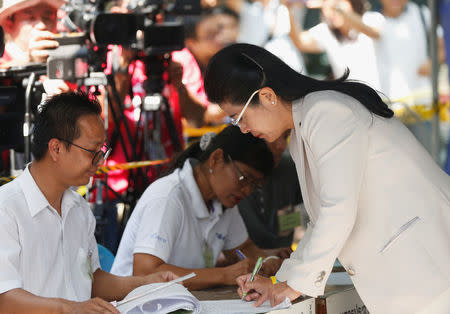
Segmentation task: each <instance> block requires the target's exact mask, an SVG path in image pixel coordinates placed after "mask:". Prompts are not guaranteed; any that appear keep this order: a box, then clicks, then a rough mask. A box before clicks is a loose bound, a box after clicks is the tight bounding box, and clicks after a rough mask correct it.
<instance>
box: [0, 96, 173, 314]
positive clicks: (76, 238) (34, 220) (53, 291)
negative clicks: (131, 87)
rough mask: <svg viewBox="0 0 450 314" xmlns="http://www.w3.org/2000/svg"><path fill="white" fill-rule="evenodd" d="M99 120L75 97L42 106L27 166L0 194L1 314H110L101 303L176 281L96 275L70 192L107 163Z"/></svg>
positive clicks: (81, 214) (85, 220)
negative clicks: (138, 289) (139, 289)
mask: <svg viewBox="0 0 450 314" xmlns="http://www.w3.org/2000/svg"><path fill="white" fill-rule="evenodd" d="M99 114H100V105H99V104H98V103H97V102H96V101H95V100H93V99H90V98H88V96H86V95H83V94H77V93H64V94H60V95H56V96H54V97H52V98H49V99H47V100H46V102H45V104H44V105H43V106H42V108H41V111H40V112H39V114H38V117H37V121H36V125H35V128H34V135H33V143H32V152H33V156H34V161H33V162H32V163H30V164H28V165H27V168H26V169H25V171H24V173H23V174H22V175H20V176H19V177H18V178H16V179H15V180H14V181H12V182H10V183H8V184H6V185H4V186H2V187H0V217H1V219H0V233H1V235H0V264H1V267H0V283H1V284H0V312H2V313H11V312H14V313H53V312H57V313H59V312H60V313H88V312H102V313H118V311H117V310H116V308H115V307H114V306H113V305H111V303H109V302H108V301H113V300H121V299H123V298H124V297H125V296H126V295H127V294H128V293H129V292H130V291H131V290H133V289H134V288H136V287H138V286H140V285H143V284H147V283H152V282H161V281H168V280H172V279H174V278H176V276H175V275H174V274H173V273H171V272H161V273H153V274H151V275H147V276H145V277H119V276H114V275H112V274H109V273H107V272H104V271H102V270H101V269H100V266H99V259H98V250H97V243H96V240H95V237H94V229H95V218H94V216H93V214H92V211H91V209H90V208H89V206H88V204H87V202H86V201H85V200H84V199H83V198H82V197H81V196H80V195H78V194H77V193H76V192H75V191H74V190H72V188H71V187H72V186H80V185H86V184H87V183H88V181H89V179H90V178H91V177H92V175H93V174H94V173H95V172H96V170H97V167H98V166H99V165H100V164H102V163H103V162H104V161H105V159H106V158H107V157H108V155H109V152H110V150H109V148H108V146H107V145H106V144H105V132H104V129H103V123H102V121H101V119H100V116H99ZM91 298H93V299H91Z"/></svg>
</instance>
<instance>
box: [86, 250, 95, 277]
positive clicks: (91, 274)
mask: <svg viewBox="0 0 450 314" xmlns="http://www.w3.org/2000/svg"><path fill="white" fill-rule="evenodd" d="M84 269H85V272H86V274H87V275H88V276H89V278H91V281H92V280H94V270H93V267H92V251H89V252H88V254H87V257H86V261H85V263H84Z"/></svg>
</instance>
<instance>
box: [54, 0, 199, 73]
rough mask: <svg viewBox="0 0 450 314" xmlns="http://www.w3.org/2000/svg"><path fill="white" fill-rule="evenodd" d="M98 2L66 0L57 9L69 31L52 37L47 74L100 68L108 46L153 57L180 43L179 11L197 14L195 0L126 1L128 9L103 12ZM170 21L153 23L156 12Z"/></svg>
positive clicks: (99, 69) (182, 33) (102, 2)
mask: <svg viewBox="0 0 450 314" xmlns="http://www.w3.org/2000/svg"><path fill="white" fill-rule="evenodd" d="M104 7H105V2H104V1H99V0H97V1H89V0H71V1H70V0H69V1H68V2H67V4H65V5H64V6H63V7H62V8H61V9H62V10H63V11H65V12H66V16H65V17H64V18H63V23H64V24H65V25H66V26H67V27H68V28H69V30H70V31H71V32H75V34H76V35H75V36H74V35H72V34H70V35H68V36H64V37H61V38H56V40H57V41H58V42H59V43H60V47H58V48H57V49H55V51H52V52H51V53H50V57H49V59H48V61H47V64H48V76H49V77H50V78H56V79H64V80H71V81H73V80H76V79H79V78H85V77H86V76H87V75H88V68H91V69H92V70H93V71H96V72H99V71H102V70H103V68H104V66H105V63H106V52H107V46H108V45H121V46H123V47H125V48H131V49H136V50H137V51H138V52H139V54H141V55H145V56H155V55H162V54H165V53H169V52H172V51H176V50H181V49H182V48H183V47H184V27H183V24H182V23H180V22H178V21H177V17H179V16H180V15H187V14H189V15H193V14H199V13H200V1H199V0H144V1H142V0H141V1H136V0H134V1H131V2H130V4H129V5H128V9H129V10H130V11H131V12H132V13H106V12H105V10H104V9H105V8H104ZM161 13H162V14H164V15H165V16H166V17H169V19H171V20H170V21H166V22H163V23H157V22H156V19H157V15H158V14H161Z"/></svg>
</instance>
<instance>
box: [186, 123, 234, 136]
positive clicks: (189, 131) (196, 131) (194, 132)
mask: <svg viewBox="0 0 450 314" xmlns="http://www.w3.org/2000/svg"><path fill="white" fill-rule="evenodd" d="M227 126H228V124H222V125H217V126H205V127H202V128H191V127H184V128H183V135H184V136H185V137H202V136H203V135H204V134H206V133H208V132H214V133H219V132H221V131H222V130H223V129H225V128H226V127H227Z"/></svg>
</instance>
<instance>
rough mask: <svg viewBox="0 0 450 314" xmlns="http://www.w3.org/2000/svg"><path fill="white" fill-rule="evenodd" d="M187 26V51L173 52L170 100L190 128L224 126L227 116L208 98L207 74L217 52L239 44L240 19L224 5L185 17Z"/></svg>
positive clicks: (170, 74)
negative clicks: (204, 75) (205, 71)
mask: <svg viewBox="0 0 450 314" xmlns="http://www.w3.org/2000/svg"><path fill="white" fill-rule="evenodd" d="M184 25H185V37H186V39H185V42H186V48H184V49H183V50H181V51H175V52H173V53H172V62H171V64H170V66H169V77H170V80H171V85H170V86H169V87H170V97H169V100H170V102H171V104H172V107H174V108H175V112H176V113H175V115H177V112H179V113H178V114H180V115H181V117H183V118H184V119H186V121H187V122H188V124H189V125H190V126H193V127H201V126H203V125H206V124H217V123H223V121H224V117H225V114H224V113H223V111H222V110H221V109H220V107H219V106H217V105H216V104H213V103H210V102H209V101H208V98H207V97H206V94H205V90H204V87H203V73H204V70H205V68H206V65H207V64H208V62H209V60H210V59H211V57H212V56H213V55H214V54H215V53H216V52H217V51H219V50H220V49H222V48H224V47H226V46H227V45H229V44H232V43H235V42H236V37H237V29H238V25H239V20H238V16H237V15H236V14H235V13H234V12H233V11H231V10H230V9H228V8H227V7H223V6H220V7H216V8H214V9H203V13H202V14H201V15H200V16H188V17H185V18H184ZM177 104H178V105H177Z"/></svg>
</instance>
